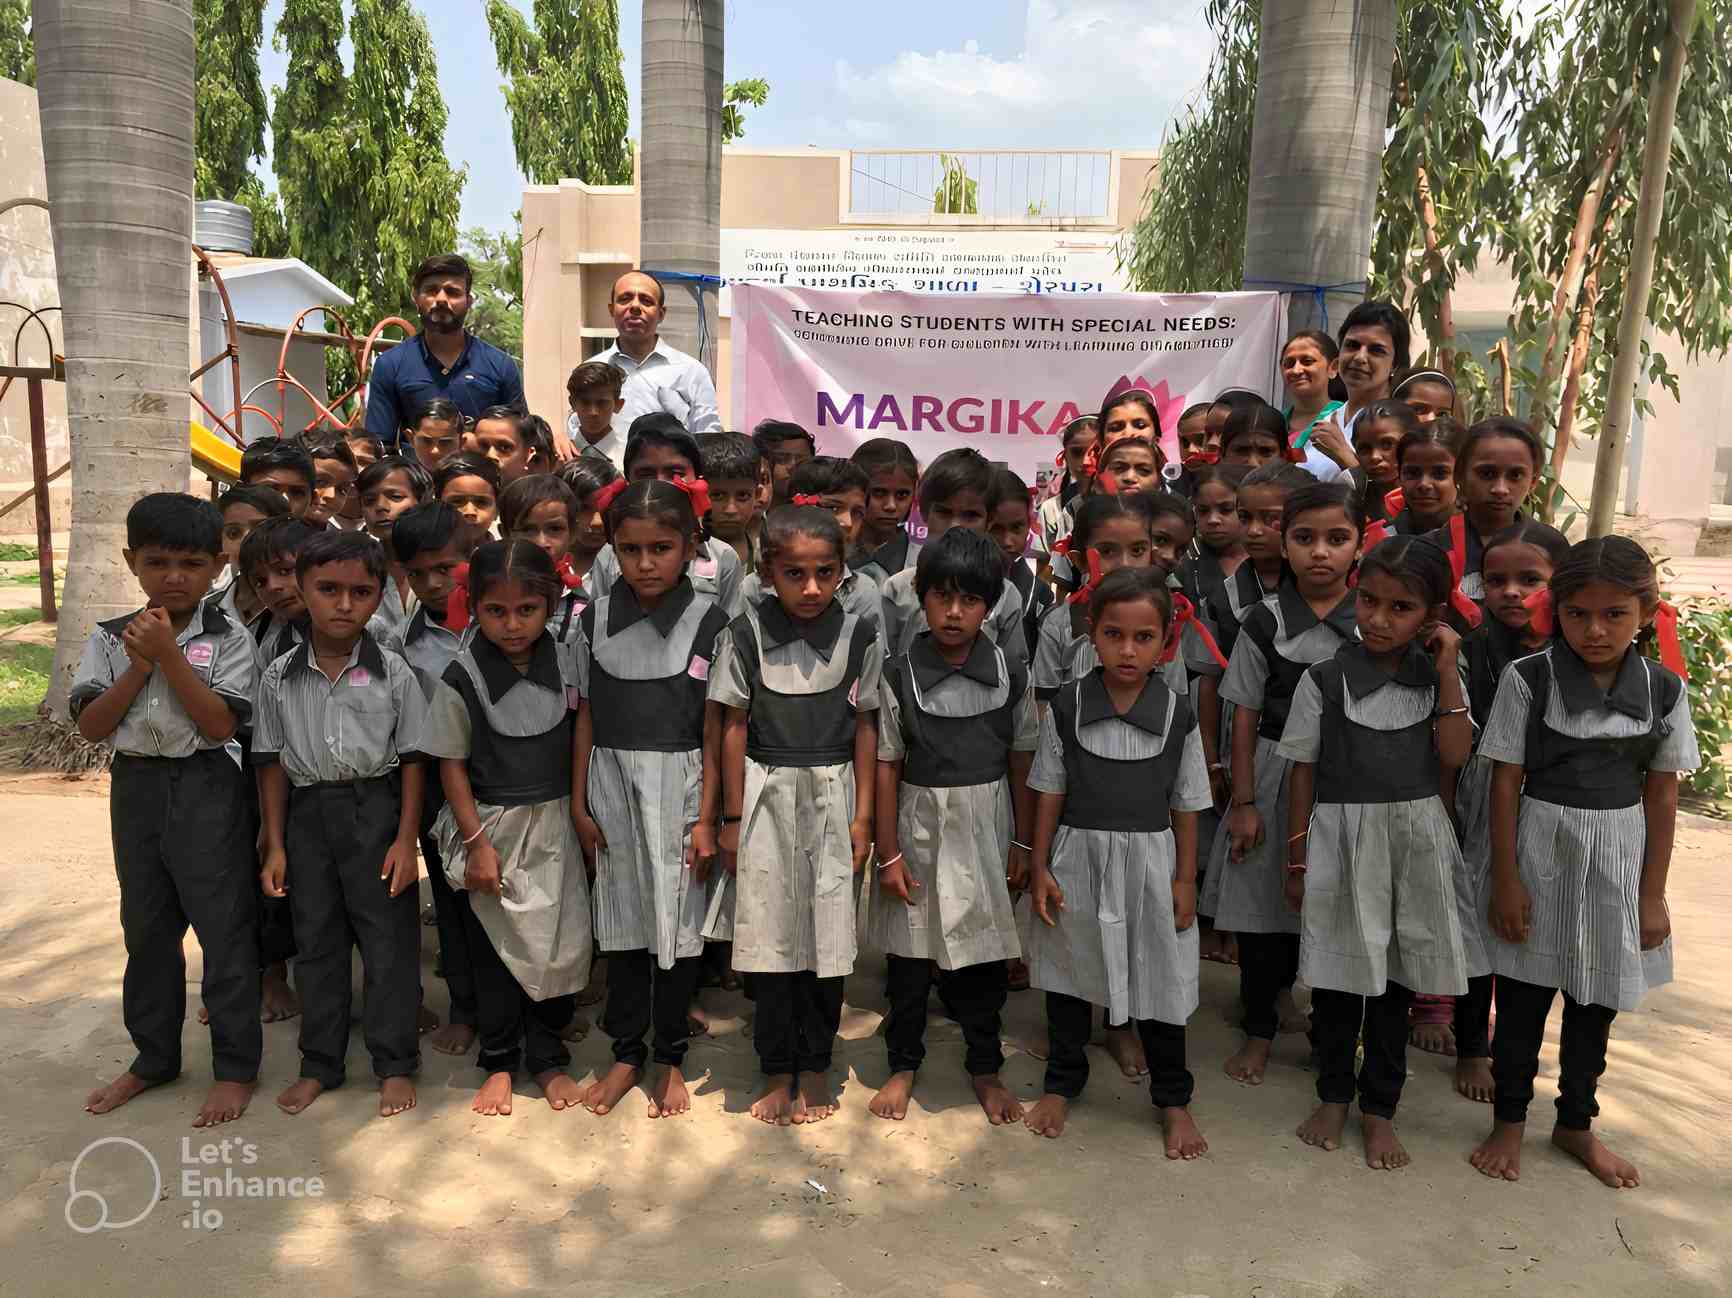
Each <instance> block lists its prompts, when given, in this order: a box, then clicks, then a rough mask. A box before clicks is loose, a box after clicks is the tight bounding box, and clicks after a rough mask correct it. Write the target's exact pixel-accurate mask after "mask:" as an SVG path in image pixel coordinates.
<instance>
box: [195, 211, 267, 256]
mask: <svg viewBox="0 0 1732 1298" xmlns="http://www.w3.org/2000/svg"><path fill="white" fill-rule="evenodd" d="M192 241H193V242H194V243H196V244H197V245H198V246H199V247H201V248H203V249H204V250H205V251H206V252H238V253H240V254H242V255H243V256H251V255H252V251H253V212H252V209H251V208H250V207H243V206H242V205H241V204H239V203H227V202H224V201H223V200H222V199H220V198H207V199H201V200H200V201H199V202H197V203H194V204H193V223H192Z"/></svg>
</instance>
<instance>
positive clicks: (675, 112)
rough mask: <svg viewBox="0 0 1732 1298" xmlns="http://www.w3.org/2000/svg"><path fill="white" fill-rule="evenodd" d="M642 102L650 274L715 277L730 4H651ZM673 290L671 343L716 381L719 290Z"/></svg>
mask: <svg viewBox="0 0 1732 1298" xmlns="http://www.w3.org/2000/svg"><path fill="white" fill-rule="evenodd" d="M642 102H643V160H642V163H641V168H640V173H639V174H640V181H639V189H638V192H639V195H640V197H641V200H642V217H641V220H642V227H641V229H642V234H641V245H642V251H641V254H640V257H641V262H642V265H643V266H644V268H645V269H646V270H652V271H676V272H680V273H682V274H686V275H708V276H711V277H712V278H713V277H714V276H716V275H717V274H719V273H720V270H721V224H722V0H644V7H643V101H642ZM693 289H698V290H700V292H699V294H698V298H697V299H696V300H694V296H693V293H692V291H691V290H693ZM667 290H668V293H667V296H668V318H667V320H666V321H665V322H664V323H663V325H662V330H661V332H662V336H663V337H665V338H666V339H667V340H668V341H669V342H670V343H672V344H673V345H674V346H675V347H678V348H679V349H680V350H682V351H686V352H690V353H691V354H692V355H694V356H696V357H698V359H699V360H701V361H703V363H704V364H705V365H706V366H708V367H709V369H710V372H711V373H712V374H713V373H714V372H715V368H716V333H717V319H716V290H715V285H714V284H703V285H698V284H693V283H691V282H689V281H688V282H673V283H669V284H668V285H667ZM700 303H701V307H700ZM700 309H701V310H702V313H703V321H704V324H705V328H704V330H703V338H702V341H701V343H700V338H699V315H698V313H699V310H700Z"/></svg>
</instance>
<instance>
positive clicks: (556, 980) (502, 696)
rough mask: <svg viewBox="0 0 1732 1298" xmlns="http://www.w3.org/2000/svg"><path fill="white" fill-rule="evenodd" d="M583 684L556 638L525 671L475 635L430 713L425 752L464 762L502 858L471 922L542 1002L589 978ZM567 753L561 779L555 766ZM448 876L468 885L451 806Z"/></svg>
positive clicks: (440, 828) (546, 640)
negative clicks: (581, 801) (578, 775)
mask: <svg viewBox="0 0 1732 1298" xmlns="http://www.w3.org/2000/svg"><path fill="white" fill-rule="evenodd" d="M577 697H578V693H577V683H576V680H575V679H574V676H573V672H572V668H571V665H570V663H569V662H568V661H567V655H566V654H565V653H564V652H563V651H562V650H561V648H560V647H559V646H558V645H556V644H555V642H554V640H553V637H552V636H550V635H543V636H542V638H541V639H540V640H538V641H537V642H536V645H535V649H534V655H533V657H532V659H531V661H530V664H529V669H528V671H527V672H526V673H519V672H518V670H517V668H515V667H514V666H512V665H511V663H510V662H509V661H508V660H507V659H506V657H505V655H504V654H502V653H501V652H500V651H499V650H498V649H497V648H496V647H495V646H494V645H493V643H492V642H491V641H489V640H488V639H486V638H485V637H483V636H476V637H475V638H474V640H473V641H472V642H471V643H470V645H469V647H468V648H466V649H465V650H463V652H462V653H460V654H458V655H457V656H456V657H455V658H453V659H452V660H451V664H450V666H448V667H447V668H446V669H445V674H444V676H443V677H441V678H440V681H439V686H438V688H437V689H436V690H435V691H434V694H433V702H432V705H431V707H430V708H429V710H428V717H427V729H426V733H425V734H424V735H423V737H422V745H421V747H422V751H423V752H425V753H426V754H427V755H428V756H429V757H438V758H453V759H460V760H464V761H466V762H467V763H468V766H469V781H470V784H471V786H472V787H473V788H474V790H475V795H476V797H475V802H476V808H477V810H478V811H479V812H480V815H481V824H482V827H483V828H484V829H485V830H486V831H487V837H488V841H489V842H491V843H492V844H493V847H494V849H495V850H496V851H497V852H498V854H499V865H500V891H501V895H500V896H497V897H494V896H491V895H488V894H483V893H472V894H471V895H470V897H469V905H470V910H471V913H472V914H473V915H474V916H475V918H476V920H477V921H479V923H480V925H481V927H482V929H483V930H484V931H485V932H486V934H487V938H488V940H489V941H490V942H491V943H492V944H493V948H494V950H495V951H497V952H498V953H499V958H500V960H501V961H502V962H503V963H504V965H505V967H506V968H507V969H508V970H510V972H511V975H512V976H513V977H514V978H516V979H517V982H518V984H519V985H520V986H521V987H522V988H523V991H524V993H525V994H526V995H527V996H528V997H529V998H530V999H531V1000H536V1001H543V1000H550V999H552V998H553V997H556V996H564V995H567V994H569V993H572V992H576V991H579V990H580V989H582V987H583V986H584V985H585V984H586V983H587V982H588V981H589V960H590V948H591V946H592V945H593V943H592V940H591V929H590V914H589V882H588V880H587V879H586V878H585V876H584V870H583V860H582V857H581V855H580V853H579V849H578V843H577V829H576V827H575V826H574V825H573V824H572V821H571V763H570V756H569V755H570V752H571V747H572V722H571V716H572V712H573V709H574V707H575V704H576V702H577ZM562 754H563V763H564V765H563V771H562V770H561V768H560V762H561V756H562ZM433 835H434V837H435V839H437V840H438V843H439V850H440V855H441V856H442V857H443V858H444V861H445V873H446V878H447V879H448V880H449V881H450V883H451V886H452V887H453V888H457V889H460V888H462V887H463V868H464V862H465V859H466V855H467V854H466V852H465V850H464V847H463V831H462V830H460V829H459V828H458V827H457V821H456V818H455V817H454V816H453V815H452V814H451V808H450V806H449V804H447V805H446V806H445V807H444V808H443V809H441V811H440V812H439V818H438V820H437V821H435V822H434V826H433Z"/></svg>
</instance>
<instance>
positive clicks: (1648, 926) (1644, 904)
mask: <svg viewBox="0 0 1732 1298" xmlns="http://www.w3.org/2000/svg"><path fill="white" fill-rule="evenodd" d="M1636 915H1637V919H1638V921H1639V922H1640V924H1641V926H1642V950H1644V951H1652V950H1654V949H1655V948H1656V947H1658V946H1659V945H1660V944H1661V943H1663V942H1664V941H1665V940H1666V939H1667V938H1669V937H1671V936H1672V912H1671V911H1670V910H1668V909H1667V908H1666V899H1665V898H1664V897H1653V898H1649V897H1638V898H1637V900H1636Z"/></svg>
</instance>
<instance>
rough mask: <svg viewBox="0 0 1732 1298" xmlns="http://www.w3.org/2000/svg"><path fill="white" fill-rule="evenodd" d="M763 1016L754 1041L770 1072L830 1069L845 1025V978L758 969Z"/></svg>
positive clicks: (760, 1062)
mask: <svg viewBox="0 0 1732 1298" xmlns="http://www.w3.org/2000/svg"><path fill="white" fill-rule="evenodd" d="M752 986H753V990H754V994H755V996H756V1002H755V1003H756V1005H757V1011H758V1021H757V1024H756V1026H755V1027H754V1029H753V1032H752V1044H753V1045H754V1046H756V1047H757V1050H758V1066H759V1067H760V1068H762V1069H763V1070H764V1075H765V1076H766V1077H774V1076H777V1075H779V1074H782V1073H827V1072H829V1071H830V1054H831V1051H832V1050H834V1049H835V1046H836V1031H837V1029H838V1028H840V1027H841V1026H842V980H841V979H840V978H820V977H818V975H817V974H815V973H813V972H812V971H811V970H809V969H803V970H801V971H799V972H798V973H755V974H753V975H752Z"/></svg>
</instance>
